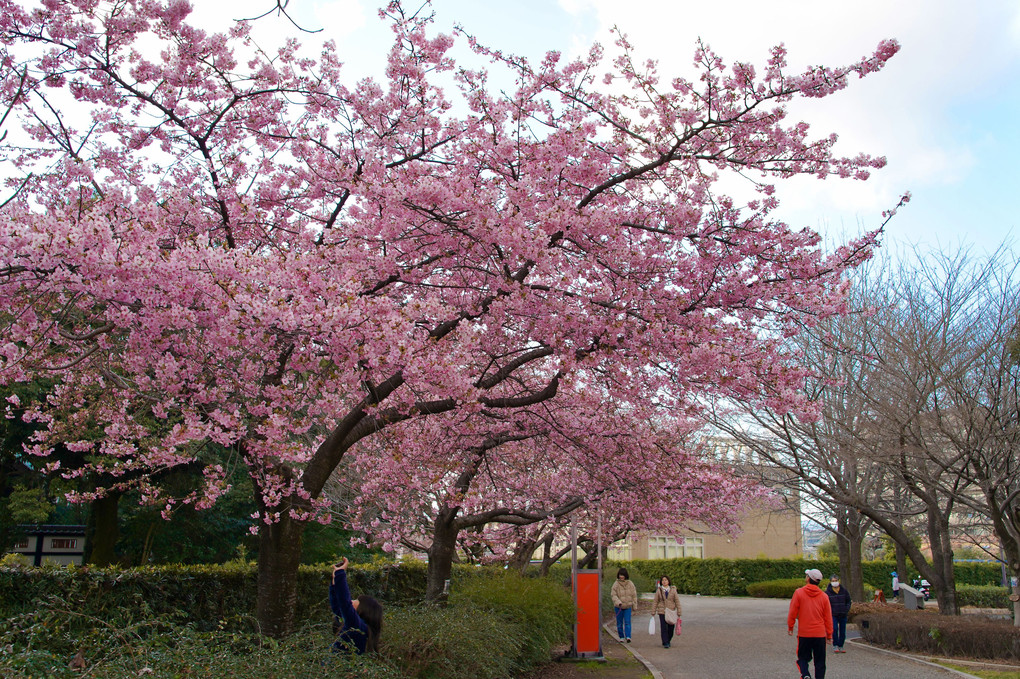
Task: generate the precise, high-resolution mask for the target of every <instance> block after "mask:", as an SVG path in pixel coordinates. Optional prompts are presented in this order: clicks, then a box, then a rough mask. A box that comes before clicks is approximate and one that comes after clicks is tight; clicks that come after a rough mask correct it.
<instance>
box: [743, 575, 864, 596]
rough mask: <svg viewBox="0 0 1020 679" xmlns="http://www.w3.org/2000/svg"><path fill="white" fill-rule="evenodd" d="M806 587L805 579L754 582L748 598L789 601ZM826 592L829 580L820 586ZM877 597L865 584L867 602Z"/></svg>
mask: <svg viewBox="0 0 1020 679" xmlns="http://www.w3.org/2000/svg"><path fill="white" fill-rule="evenodd" d="M803 586H804V578H785V579H783V580H768V581H766V582H752V583H751V584H749V585H748V586H747V594H748V596H754V597H762V598H772V599H788V598H790V597H792V596H793V592H794V590H796V589H797V588H798V587H803ZM819 586H820V587H821V589H822V590H823V591H824V590H825V588H826V587H828V586H829V581H828V580H822V582H821V584H820V585H819ZM874 595H875V588H874V587H872V586H871V585H869V584H867V583H864V598H865V600H867V601H871V597H873V596H874Z"/></svg>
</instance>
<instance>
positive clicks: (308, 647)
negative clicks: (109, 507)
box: [0, 602, 406, 679]
mask: <svg viewBox="0 0 1020 679" xmlns="http://www.w3.org/2000/svg"><path fill="white" fill-rule="evenodd" d="M330 635H331V632H330V629H329V625H328V624H323V625H317V626H307V627H304V628H302V629H301V630H299V631H298V632H297V633H296V634H294V635H293V636H291V637H290V638H289V639H287V640H285V641H275V640H273V639H269V638H266V637H262V636H260V635H257V634H251V633H247V632H224V631H214V632H199V631H197V630H196V629H195V628H193V627H191V626H188V625H180V624H174V623H168V622H165V621H162V620H159V619H157V618H148V619H145V620H140V621H138V622H136V623H134V624H131V625H126V626H118V625H112V624H110V623H109V622H108V621H106V620H103V619H101V618H94V617H91V616H84V615H79V614H76V613H74V612H73V611H68V610H66V609H65V608H63V607H62V606H60V605H58V604H57V603H56V602H49V603H47V604H44V605H42V606H41V607H40V608H39V609H37V610H36V611H33V612H31V613H23V614H20V615H16V616H14V617H12V618H9V619H7V620H4V621H2V622H0V647H3V648H4V652H3V653H0V676H4V677H12V678H15V677H16V678H19V679H34V678H36V677H38V678H40V679H42V678H43V677H46V678H47V679H48V678H51V677H52V678H54V679H65V678H66V679H70V678H71V677H79V676H82V675H83V674H85V675H88V676H101V677H108V678H110V679H128V678H129V677H139V676H147V677H154V678H156V679H163V678H166V679H177V678H179V677H185V676H186V677H202V678H208V679H214V678H216V679H218V678H219V677H234V676H236V677H241V676H257V677H271V678H279V679H284V678H290V677H294V678H295V679H304V678H306V677H307V678H311V677H323V678H325V677H335V676H345V677H360V678H362V679H402V678H403V677H404V676H406V675H405V674H404V673H403V672H402V671H401V670H400V669H399V668H398V667H396V666H394V665H392V664H390V663H388V662H387V661H386V660H385V659H384V658H381V657H370V658H366V657H351V656H341V655H338V654H335V653H332V652H331V651H330V650H329V644H330V641H331V638H330ZM73 662H80V663H81V668H80V669H78V668H73V667H72V663H73Z"/></svg>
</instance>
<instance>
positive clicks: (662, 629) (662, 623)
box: [659, 613, 676, 646]
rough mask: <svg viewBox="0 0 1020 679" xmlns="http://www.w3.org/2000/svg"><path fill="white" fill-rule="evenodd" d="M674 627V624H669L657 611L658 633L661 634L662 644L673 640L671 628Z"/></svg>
mask: <svg viewBox="0 0 1020 679" xmlns="http://www.w3.org/2000/svg"><path fill="white" fill-rule="evenodd" d="M675 629H676V625H670V624H669V623H668V622H666V616H665V615H664V614H663V613H659V634H660V635H661V636H662V645H663V646H665V645H666V644H668V643H669V642H671V641H673V630H675Z"/></svg>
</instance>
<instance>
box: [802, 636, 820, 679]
mask: <svg viewBox="0 0 1020 679" xmlns="http://www.w3.org/2000/svg"><path fill="white" fill-rule="evenodd" d="M811 656H814V657H815V679H825V637H797V667H799V668H800V676H802V677H810V676H811V673H810V672H808V663H810V662H811Z"/></svg>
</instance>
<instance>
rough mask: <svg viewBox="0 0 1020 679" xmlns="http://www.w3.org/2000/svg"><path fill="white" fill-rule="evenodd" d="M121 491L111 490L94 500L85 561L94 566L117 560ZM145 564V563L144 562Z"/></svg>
mask: <svg viewBox="0 0 1020 679" xmlns="http://www.w3.org/2000/svg"><path fill="white" fill-rule="evenodd" d="M120 496H121V494H120V493H117V492H112V491H111V492H110V493H107V494H106V495H104V496H103V497H101V498H99V499H98V500H93V501H92V511H90V512H89V522H88V527H87V529H86V530H87V535H86V538H87V542H88V546H87V547H86V549H85V551H86V558H85V562H86V563H89V564H92V565H93V566H109V565H111V564H113V563H116V562H117V552H116V549H115V548H116V546H117V540H118V539H119V538H120V524H119V523H118V521H117V508H118V506H119V504H120ZM142 565H144V564H142Z"/></svg>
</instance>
